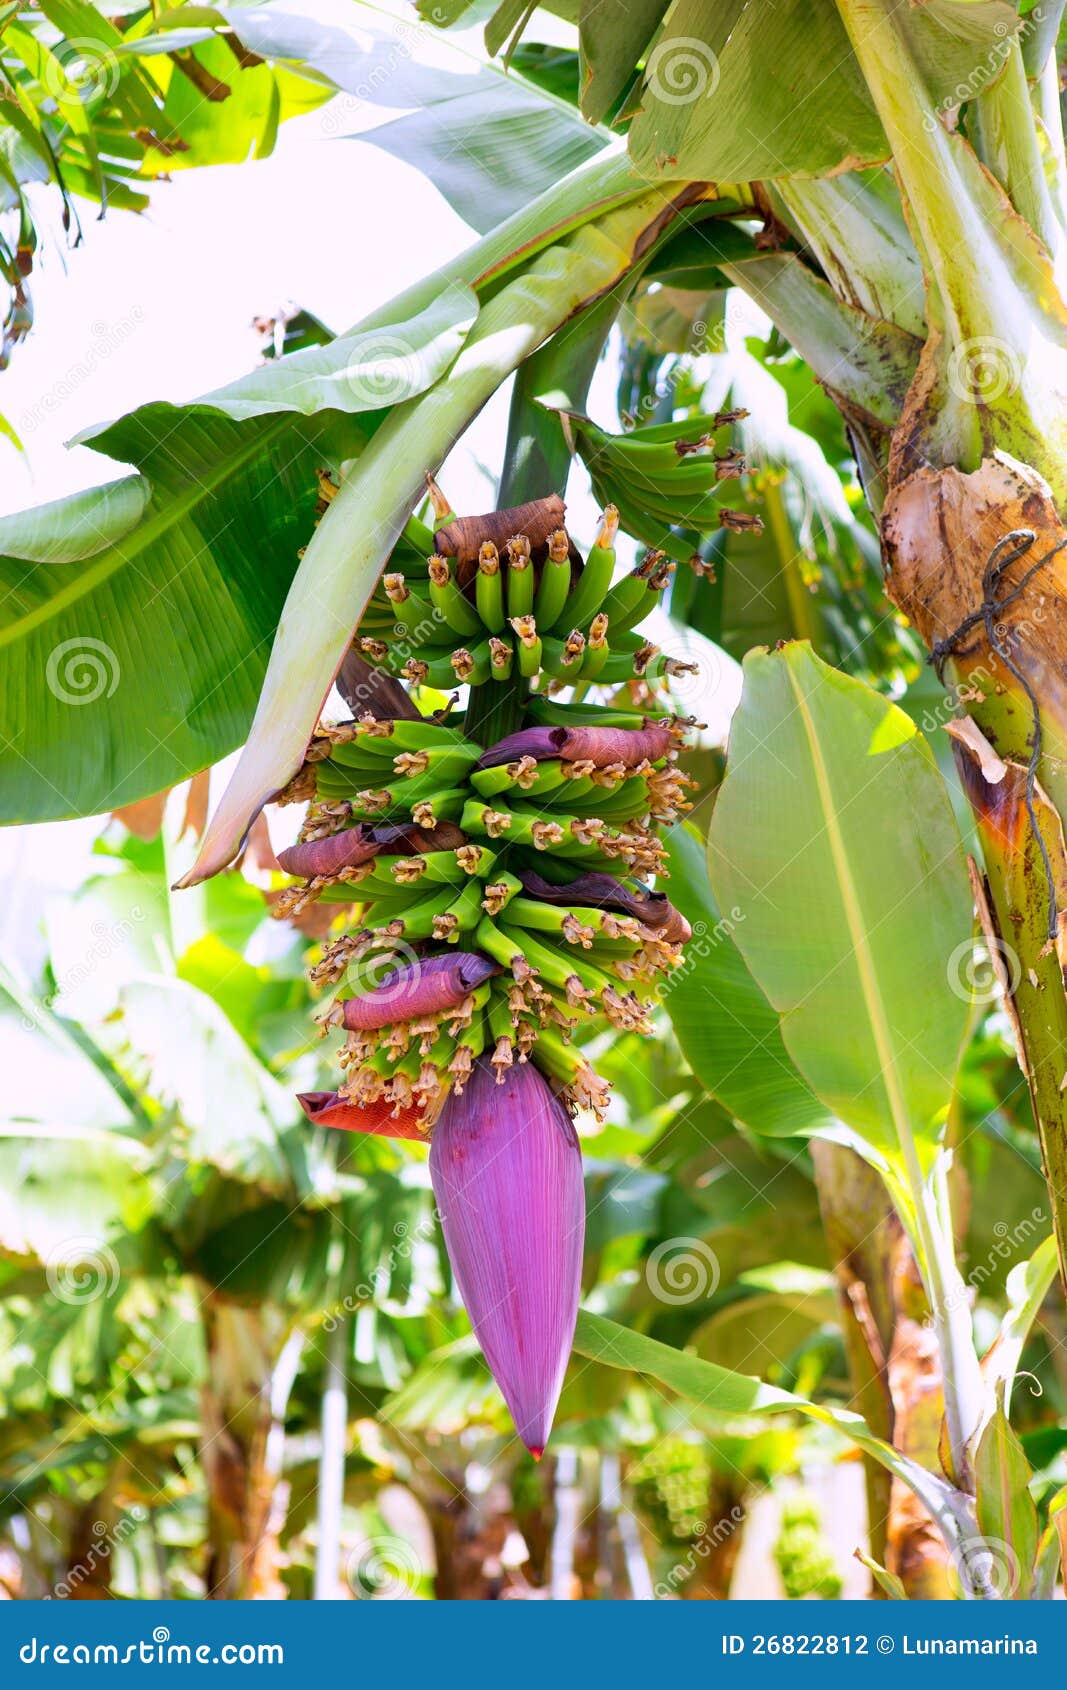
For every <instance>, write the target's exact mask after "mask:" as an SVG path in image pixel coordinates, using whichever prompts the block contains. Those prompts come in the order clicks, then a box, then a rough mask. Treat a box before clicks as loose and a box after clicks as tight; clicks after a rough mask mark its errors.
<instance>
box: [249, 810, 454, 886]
mask: <svg viewBox="0 0 1067 1690" xmlns="http://www.w3.org/2000/svg"><path fill="white" fill-rule="evenodd" d="M466 837H467V836H466V834H465V833H462V832H461V831H460V829H459V828H458V827H455V826H454V825H453V824H452V823H451V822H438V824H437V826H436V827H435V828H434V830H433V832H432V833H430V832H428V831H427V830H426V828H422V827H416V826H415V825H414V824H413V823H412V822H400V823H396V824H385V825H382V826H380V827H368V826H367V824H366V823H365V822H357V823H356V825H355V827H345V828H342V829H341V831H340V833H327V834H324V835H323V837H322V838H321V839H307V840H305V841H304V843H303V844H302V845H290V846H288V847H287V848H286V850H284V851H279V853H278V863H279V865H280V867H281V868H283V869H284V871H285V873H286V874H295V875H299V876H300V878H301V879H302V880H311V879H314V877H315V876H316V875H320V874H325V875H333V874H340V872H341V870H342V869H346V868H356V867H357V865H358V864H360V863H369V862H370V860H371V858H372V857H377V856H378V855H379V853H380V852H382V851H385V852H387V853H389V855H391V856H398V857H415V856H418V855H419V854H420V852H422V851H454V850H455V849H456V848H457V846H459V845H462V844H463V843H464V841H465V839H466Z"/></svg>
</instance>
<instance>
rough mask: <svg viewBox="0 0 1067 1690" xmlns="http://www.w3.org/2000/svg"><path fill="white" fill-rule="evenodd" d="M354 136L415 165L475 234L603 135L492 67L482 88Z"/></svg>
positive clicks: (591, 149)
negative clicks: (492, 71)
mask: <svg viewBox="0 0 1067 1690" xmlns="http://www.w3.org/2000/svg"><path fill="white" fill-rule="evenodd" d="M446 87H447V84H446ZM359 138H360V139H361V140H366V141H370V142H372V143H373V145H374V146H376V147H381V148H383V149H384V151H385V152H387V153H391V154H392V155H393V156H394V157H395V158H399V159H403V161H404V163H405V164H410V165H413V166H414V167H415V169H416V170H421V171H422V173H423V175H425V176H428V177H429V179H430V181H431V182H432V183H433V184H434V186H435V187H436V188H437V189H439V191H440V192H441V193H442V194H443V195H444V197H445V199H446V200H447V201H448V203H449V205H450V206H452V208H453V210H454V211H457V212H458V213H459V215H460V216H461V217H462V218H463V219H464V221H465V222H467V223H469V224H470V226H471V228H472V229H477V230H479V231H482V232H484V231H487V230H489V229H492V228H493V227H495V225H496V224H497V223H499V222H500V221H501V219H502V218H504V217H509V216H510V215H511V214H512V212H514V211H517V210H518V209H519V208H520V207H521V206H524V205H528V204H529V202H530V200H531V199H532V198H533V197H534V195H535V194H539V193H541V192H542V191H543V190H544V189H545V188H548V187H550V186H551V185H552V183H553V182H558V181H559V179H560V177H561V176H565V175H566V174H567V172H568V171H569V170H573V169H574V167H575V165H577V164H581V163H583V161H584V160H585V159H587V158H591V157H592V155H593V154H594V153H597V152H600V151H601V149H602V148H603V146H604V145H605V141H606V137H605V136H603V135H597V134H596V133H595V131H593V130H591V129H590V128H589V126H588V125H587V124H584V123H582V121H581V119H580V118H579V117H578V116H577V115H576V114H575V113H574V112H572V111H571V110H569V109H568V107H567V106H565V105H564V104H563V103H562V102H561V101H557V100H554V99H551V98H550V97H549V96H548V95H546V94H541V93H538V92H536V91H535V90H533V89H531V88H527V87H524V86H523V85H522V84H521V83H520V82H518V81H516V80H515V79H514V78H511V77H508V78H504V77H501V76H497V75H494V74H492V73H490V74H489V75H488V76H487V79H486V85H485V86H484V87H482V88H477V89H471V90H469V91H468V92H466V93H463V94H459V95H456V96H454V97H451V98H441V99H439V100H438V101H436V102H435V103H434V104H432V105H426V106H423V107H422V109H421V110H420V111H416V112H412V113H411V114H410V115H409V116H407V117H398V118H395V119H394V120H393V122H392V123H386V124H383V125H382V126H381V127H380V128H378V129H372V130H371V131H370V132H369V133H368V134H367V135H364V136H360V137H359Z"/></svg>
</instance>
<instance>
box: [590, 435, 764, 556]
mask: <svg viewBox="0 0 1067 1690" xmlns="http://www.w3.org/2000/svg"><path fill="white" fill-rule="evenodd" d="M745 414H746V413H745V412H744V411H741V410H733V411H717V412H715V413H714V414H713V415H708V416H696V417H687V418H685V419H683V420H682V421H681V422H669V423H657V424H654V425H651V426H649V427H645V428H635V429H631V430H630V431H629V432H628V433H625V434H609V433H608V432H607V431H606V430H605V429H602V428H598V427H597V425H596V423H593V422H590V420H589V418H588V417H581V416H576V415H574V416H569V417H568V419H567V421H568V428H569V430H570V432H571V434H572V437H573V439H574V444H575V449H576V451H577V453H578V456H579V457H580V458H581V459H582V462H583V463H584V464H585V466H586V469H587V470H588V471H589V475H590V478H591V480H592V483H593V489H594V491H595V493H596V495H597V497H598V498H599V499H601V500H610V501H611V502H612V503H613V504H614V505H615V506H616V507H617V509H618V512H619V518H620V521H621V525H622V527H623V529H624V530H625V532H626V533H627V534H632V535H633V537H634V539H636V540H639V541H641V543H642V544H643V545H646V546H651V547H653V548H655V549H656V550H657V551H661V552H663V553H665V554H666V556H667V557H669V558H672V559H673V560H674V561H675V562H676V563H687V562H690V561H692V560H693V558H694V557H696V558H697V560H698V561H699V554H700V547H701V545H703V544H704V543H705V542H706V540H707V538H708V537H709V536H710V535H712V534H714V533H715V532H716V530H717V529H719V528H730V529H736V530H742V529H755V530H756V531H759V530H760V529H761V528H762V523H761V521H760V518H759V516H758V515H757V514H756V513H755V512H748V511H744V510H741V509H739V508H738V501H736V500H733V499H731V500H730V501H729V502H724V500H723V483H724V482H730V481H737V480H738V479H739V478H740V477H741V476H742V475H743V474H744V473H745V468H746V466H745V461H744V458H743V457H742V455H741V453H740V452H739V451H737V450H735V449H734V448H733V447H732V446H730V445H727V446H726V449H725V450H721V451H716V449H715V447H716V440H715V436H716V435H717V434H718V433H719V432H720V431H721V430H723V429H725V428H727V427H729V426H730V425H731V424H733V423H736V422H739V421H741V420H743V418H744V416H745Z"/></svg>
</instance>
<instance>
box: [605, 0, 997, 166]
mask: <svg viewBox="0 0 1067 1690" xmlns="http://www.w3.org/2000/svg"><path fill="white" fill-rule="evenodd" d="M909 27H910V29H911V32H912V35H913V39H914V48H915V53H916V58H917V60H918V63H919V66H920V70H921V74H922V75H923V77H924V79H925V84H926V90H925V91H926V93H927V95H928V97H929V99H930V102H931V104H932V105H936V104H937V103H938V102H939V101H941V100H942V99H945V98H950V97H951V95H952V93H953V91H954V90H955V89H956V88H957V87H958V86H959V85H960V84H961V83H965V81H966V79H967V77H969V76H971V75H972V74H973V72H974V68H975V64H976V62H978V61H982V60H984V59H985V56H986V55H987V54H990V53H991V50H993V49H995V48H997V47H998V46H999V45H1000V44H1001V43H1002V42H1003V41H1004V39H1006V38H1007V37H1008V36H1010V35H1011V34H1014V32H1015V31H1016V30H1017V29H1018V18H1017V16H1016V14H1015V12H1014V10H1013V8H1011V7H1009V6H1007V5H1002V4H999V3H998V0H976V3H975V4H973V5H968V6H965V7H964V6H959V5H956V4H953V3H952V0H936V3H931V4H926V5H924V6H922V7H921V8H919V7H917V8H914V9H912V17H911V21H910V24H909ZM644 29H645V20H644V18H641V17H639V31H638V33H639V34H641V35H643V34H644ZM646 43H647V36H646V37H645V41H644V42H638V41H636V40H635V41H631V42H630V45H631V49H632V51H633V58H634V60H635V61H636V59H637V57H638V55H639V53H640V51H641V47H642V46H643V45H645V44H646ZM992 62H993V63H994V64H995V65H996V64H998V60H997V58H996V57H995V56H994V57H993V60H992ZM630 150H631V154H632V156H633V159H634V162H635V164H637V166H638V167H639V168H640V169H642V170H644V171H646V172H647V173H648V174H649V176H661V177H676V178H677V177H688V178H695V179H699V180H710V181H727V182H731V181H748V180H750V179H754V178H756V179H758V178H767V179H774V178H775V177H787V176H818V175H827V174H830V173H831V172H835V171H839V170H841V169H857V168H859V167H860V166H862V165H865V164H872V163H876V162H878V161H879V160H881V159H884V158H886V157H888V155H889V142H888V141H887V139H886V136H885V133H884V131H883V129H882V125H881V123H880V121H879V119H878V116H877V114H876V112H875V109H874V103H873V101H872V99H871V96H870V93H869V90H868V88H867V85H866V82H865V81H864V77H863V74H862V72H861V70H860V66H859V64H858V62H857V60H856V56H855V53H854V52H853V49H852V46H851V43H850V40H849V37H848V34H847V32H846V29H845V25H844V23H843V22H842V20H841V17H840V15H839V12H838V8H837V6H836V5H835V4H834V0H784V3H783V4H779V5H776V6H774V7H769V6H764V5H760V4H758V3H757V0H728V3H721V4H720V3H717V0H678V4H676V5H675V6H674V7H673V8H672V10H671V11H670V13H669V14H668V16H667V20H666V23H665V25H664V28H663V29H662V31H661V32H660V33H659V35H658V36H657V38H656V40H655V42H654V44H653V45H652V47H651V50H650V51H649V52H648V53H647V55H646V57H645V71H644V80H643V84H642V88H641V95H640V106H639V110H638V114H637V116H636V118H635V119H634V122H633V124H632V126H631V129H630Z"/></svg>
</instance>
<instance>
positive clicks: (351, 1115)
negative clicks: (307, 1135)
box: [296, 1091, 426, 1144]
mask: <svg viewBox="0 0 1067 1690" xmlns="http://www.w3.org/2000/svg"><path fill="white" fill-rule="evenodd" d="M296 1101H297V1102H298V1103H299V1105H300V1107H301V1109H302V1110H303V1111H304V1114H305V1115H306V1116H307V1118H308V1120H309V1121H310V1122H311V1123H312V1125H313V1126H316V1127H341V1128H342V1129H343V1130H344V1131H345V1132H350V1133H377V1135H378V1136H379V1138H415V1139H421V1141H422V1142H423V1144H425V1143H426V1133H425V1131H424V1130H420V1128H419V1122H420V1121H424V1120H425V1116H426V1111H425V1110H424V1109H419V1108H416V1107H414V1106H412V1107H410V1108H407V1109H403V1110H401V1112H400V1114H399V1115H394V1114H393V1105H392V1104H391V1103H390V1102H389V1100H388V1099H387V1098H379V1099H378V1100H377V1102H375V1103H369V1104H366V1105H360V1104H358V1103H350V1102H349V1101H348V1099H347V1098H344V1097H342V1096H341V1094H340V1093H339V1092H336V1091H305V1092H298V1093H297V1099H296Z"/></svg>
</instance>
